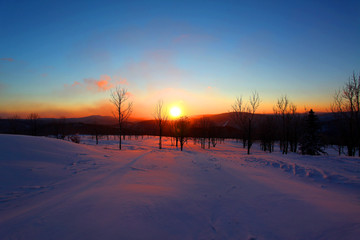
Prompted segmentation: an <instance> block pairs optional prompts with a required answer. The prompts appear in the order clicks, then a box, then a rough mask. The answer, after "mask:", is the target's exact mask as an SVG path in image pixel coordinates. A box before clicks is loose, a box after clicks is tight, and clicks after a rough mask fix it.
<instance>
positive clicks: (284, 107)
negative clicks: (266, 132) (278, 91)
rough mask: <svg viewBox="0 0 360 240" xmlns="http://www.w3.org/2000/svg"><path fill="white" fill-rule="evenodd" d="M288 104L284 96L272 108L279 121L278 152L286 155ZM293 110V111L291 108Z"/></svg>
mask: <svg viewBox="0 0 360 240" xmlns="http://www.w3.org/2000/svg"><path fill="white" fill-rule="evenodd" d="M291 105H292V104H291V103H290V101H289V99H288V97H287V96H286V95H284V96H281V97H280V98H279V99H278V100H277V103H276V105H275V106H274V108H273V111H274V113H275V114H276V115H277V116H279V117H280V119H281V128H280V150H281V151H282V153H283V154H287V153H288V150H289V138H290V127H289V125H290V112H291V110H290V106H291ZM293 109H295V108H294V107H293Z"/></svg>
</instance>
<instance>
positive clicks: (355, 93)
mask: <svg viewBox="0 0 360 240" xmlns="http://www.w3.org/2000/svg"><path fill="white" fill-rule="evenodd" d="M331 110H332V112H333V113H335V114H336V116H337V117H338V118H339V119H341V120H342V121H343V122H344V126H347V127H346V129H345V131H346V146H347V150H348V155H349V156H355V152H356V148H358V149H359V156H360V75H356V74H355V73H353V75H352V76H351V77H350V78H349V81H348V82H347V83H346V84H345V86H344V87H343V88H342V89H339V90H338V91H337V92H335V94H334V101H333V103H332V105H331Z"/></svg>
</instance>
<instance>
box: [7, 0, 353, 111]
mask: <svg viewBox="0 0 360 240" xmlns="http://www.w3.org/2000/svg"><path fill="white" fill-rule="evenodd" d="M359 12H360V2H359V1H1V2H0V33H1V34H0V35H1V38H0V59H1V60H0V94H1V95H0V116H1V115H3V116H6V115H9V114H15V113H19V114H26V113H27V112H39V113H40V115H41V116H82V115H87V114H101V115H111V106H110V105H109V92H110V91H111V89H112V88H113V87H114V86H116V85H117V84H121V85H122V86H123V87H125V88H127V89H128V90H129V92H130V93H131V100H132V101H133V102H134V114H135V115H136V116H139V117H140V116H141V117H151V114H152V111H153V108H154V105H155V103H156V102H157V101H158V100H159V99H160V98H161V99H163V101H164V103H165V104H167V105H168V106H171V105H179V106H180V107H181V108H182V109H183V111H184V113H185V114H189V115H196V114H206V113H221V112H227V111H229V110H230V109H231V104H232V103H233V102H234V100H235V98H236V97H237V96H243V97H244V98H245V99H247V98H248V96H249V95H250V94H251V92H252V91H255V90H256V91H258V92H259V94H260V97H261V98H262V104H261V109H260V110H259V111H260V112H271V109H272V106H273V105H274V104H275V102H276V100H277V98H279V97H280V96H281V95H284V94H287V96H288V97H289V99H290V100H292V101H293V102H294V103H295V104H296V105H297V106H298V109H299V110H303V109H304V106H306V107H307V108H310V107H312V108H315V109H317V110H321V111H322V110H326V108H329V105H330V102H331V98H332V94H333V93H334V91H335V90H336V89H338V88H339V87H341V86H342V85H343V84H344V82H345V81H346V80H347V79H348V77H349V76H350V75H351V74H352V73H353V71H355V72H359V71H360V44H359V43H360V15H359Z"/></svg>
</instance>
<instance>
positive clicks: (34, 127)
mask: <svg viewBox="0 0 360 240" xmlns="http://www.w3.org/2000/svg"><path fill="white" fill-rule="evenodd" d="M39 118H40V117H39V114H37V113H30V114H29V115H28V117H27V119H28V120H29V122H30V128H31V135H33V136H36V135H37V134H38V121H39Z"/></svg>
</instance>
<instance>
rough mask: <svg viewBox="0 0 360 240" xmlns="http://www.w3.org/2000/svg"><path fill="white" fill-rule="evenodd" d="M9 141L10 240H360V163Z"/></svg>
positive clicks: (229, 150)
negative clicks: (359, 238) (359, 237)
mask: <svg viewBox="0 0 360 240" xmlns="http://www.w3.org/2000/svg"><path fill="white" fill-rule="evenodd" d="M81 140H82V142H83V144H75V143H70V142H67V141H63V140H57V139H51V138H45V137H30V136H14V135H0V152H1V155H0V239H40V240H41V239H358V236H359V235H360V160H359V158H350V157H344V156H342V157H339V156H336V155H330V156H302V155H297V154H288V155H282V154H281V153H278V152H275V153H272V154H269V153H264V152H262V151H259V150H258V149H257V147H256V146H255V147H254V148H253V149H252V154H251V155H246V151H245V150H243V149H242V148H241V144H240V143H236V142H235V141H229V140H228V141H226V142H225V143H224V144H218V145H217V146H216V148H212V149H210V150H208V149H206V150H203V149H201V148H200V144H195V145H194V143H193V141H192V140H189V141H188V143H187V144H186V145H185V148H184V151H183V152H181V151H179V150H177V149H176V148H175V147H173V146H171V144H170V140H169V139H166V138H165V139H164V144H163V146H164V149H162V150H159V149H157V146H158V145H157V144H158V139H157V138H153V137H145V138H144V139H141V138H139V139H137V140H135V139H133V140H125V141H124V145H123V146H124V148H123V150H121V151H119V150H117V149H116V148H117V141H116V140H109V141H105V140H104V139H102V140H101V141H100V144H99V145H95V144H94V141H93V140H91V138H90V137H84V136H81Z"/></svg>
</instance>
